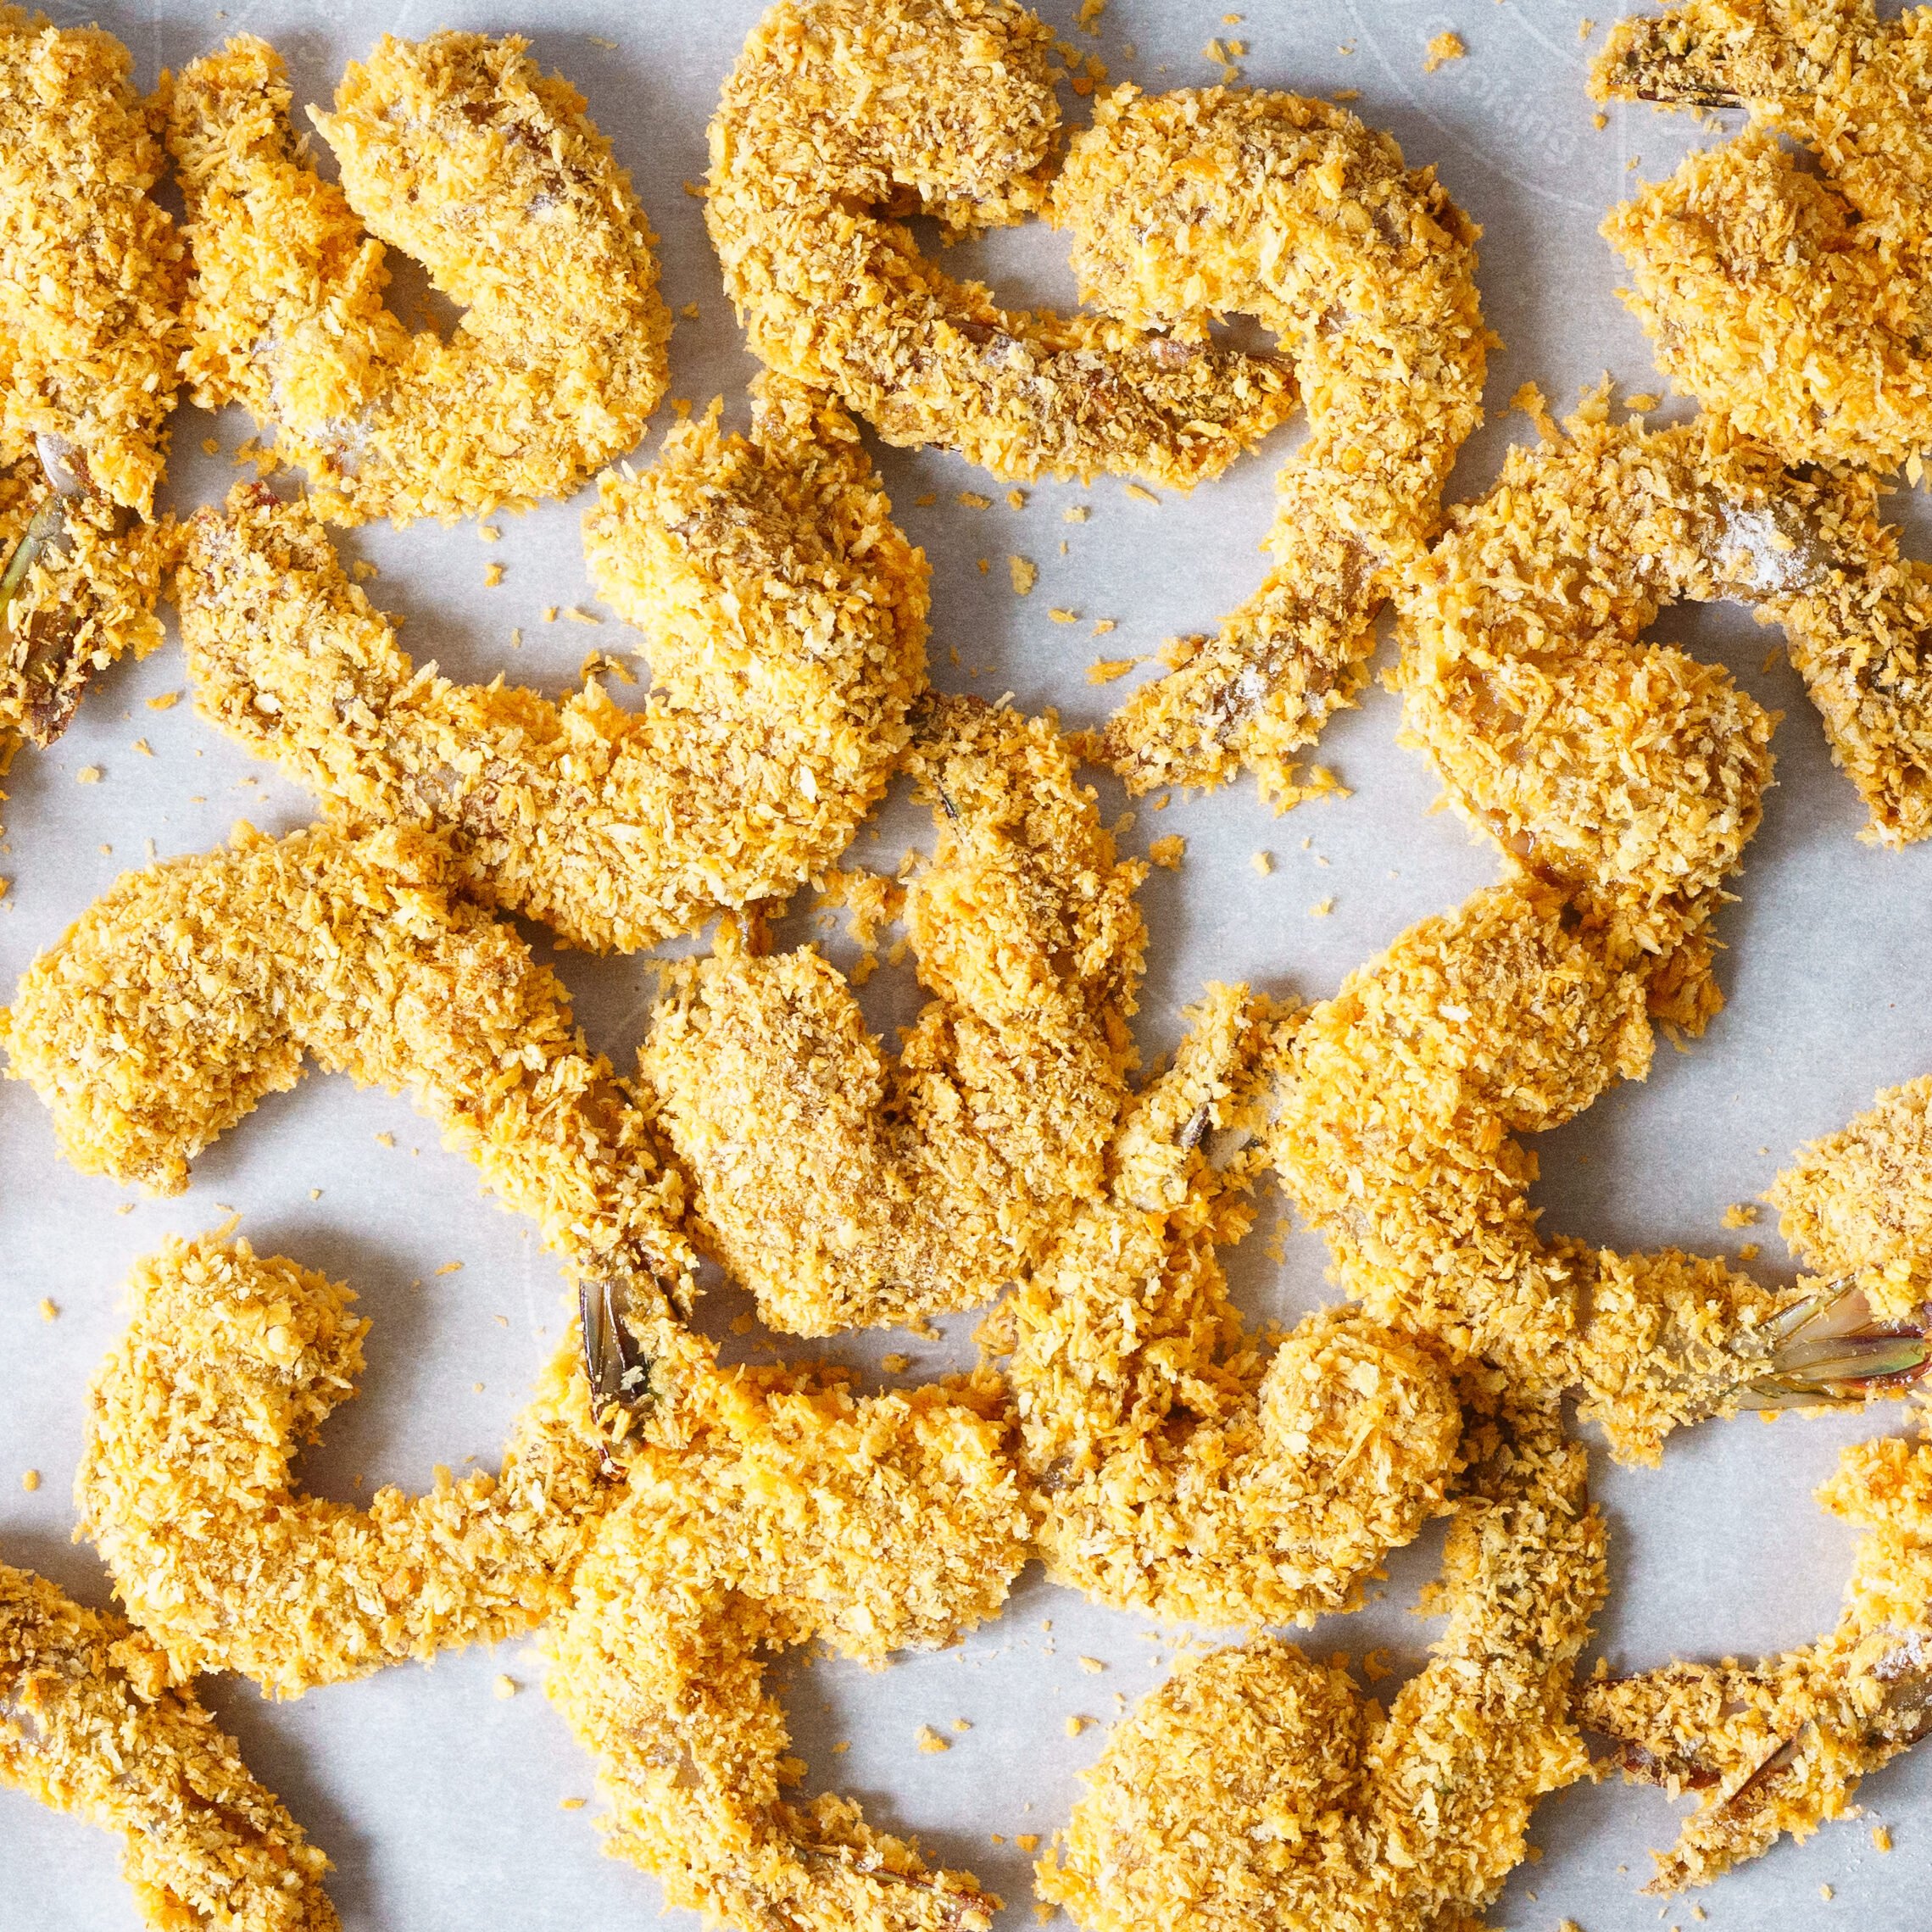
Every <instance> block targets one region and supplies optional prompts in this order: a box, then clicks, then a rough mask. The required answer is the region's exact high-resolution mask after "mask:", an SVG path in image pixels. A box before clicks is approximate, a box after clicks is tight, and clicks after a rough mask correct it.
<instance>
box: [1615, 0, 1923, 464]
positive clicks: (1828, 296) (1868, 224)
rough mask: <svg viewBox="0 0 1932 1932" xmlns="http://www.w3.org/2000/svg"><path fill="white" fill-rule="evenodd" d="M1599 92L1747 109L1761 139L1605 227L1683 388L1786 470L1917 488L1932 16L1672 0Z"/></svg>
mask: <svg viewBox="0 0 1932 1932" xmlns="http://www.w3.org/2000/svg"><path fill="white" fill-rule="evenodd" d="M1592 90H1593V92H1595V94H1596V95H1597V97H1599V98H1600V99H1606V98H1609V97H1617V98H1621V99H1626V100H1628V99H1632V98H1636V99H1643V100H1657V101H1666V102H1673V103H1688V104H1693V105H1698V106H1707V107H1743V108H1746V109H1749V110H1750V114H1751V127H1750V128H1749V130H1748V131H1746V132H1745V133H1744V134H1741V135H1740V136H1738V137H1737V138H1736V139H1735V140H1734V141H1732V142H1728V143H1727V144H1726V145H1725V146H1723V147H1722V148H1715V149H1707V150H1704V151H1702V152H1700V153H1695V154H1693V155H1692V156H1691V157H1690V159H1689V160H1687V161H1686V162H1685V163H1684V165H1683V166H1682V167H1681V168H1679V170H1678V171H1677V173H1676V174H1675V175H1673V176H1672V177H1671V178H1670V179H1669V180H1668V181H1660V182H1656V183H1655V184H1653V185H1651V186H1650V187H1645V188H1644V189H1643V190H1642V191H1641V192H1640V193H1639V194H1638V195H1637V196H1636V197H1635V198H1634V199H1633V200H1630V201H1628V202H1626V203H1623V206H1622V207H1620V208H1617V209H1614V210H1613V211H1612V214H1611V215H1610V217H1609V219H1608V220H1606V222H1605V223H1604V227H1603V231H1604V233H1605V235H1606V236H1607V237H1609V239H1610V240H1611V242H1612V243H1613V244H1614V245H1615V246H1616V247H1617V248H1618V249H1619V250H1620V251H1621V252H1622V253H1623V257H1624V259H1626V260H1627V261H1628V262H1629V264H1630V267H1631V269H1632V270H1633V272H1634V276H1635V277H1636V287H1635V288H1634V289H1632V290H1627V291H1626V292H1625V294H1624V299H1625V301H1627V302H1628V303H1629V305H1630V307H1631V308H1632V309H1634V311H1635V312H1636V315H1637V316H1638V318H1639V320H1641V321H1642V323H1643V325H1644V329H1645V333H1646V334H1647V335H1649V336H1650V337H1651V339H1652V341H1653V342H1655V343H1656V354H1657V359H1658V362H1659V364H1660V365H1662V369H1663V370H1664V372H1665V374H1666V375H1667V376H1669V378H1670V380H1671V382H1672V384H1673V386H1674V387H1677V388H1678V389H1679V390H1681V391H1683V392H1684V393H1686V394H1689V395H1694V396H1695V397H1697V398H1699V400H1700V401H1701V402H1702V403H1703V404H1704V405H1705V407H1706V408H1707V409H1712V410H1715V411H1717V412H1718V413H1719V414H1720V415H1724V416H1726V417H1728V418H1729V420H1731V421H1732V422H1733V423H1734V425H1735V426H1737V427H1738V428H1739V429H1740V430H1741V431H1744V432H1745V433H1746V434H1747V435H1751V436H1756V437H1762V438H1763V439H1764V441H1765V442H1767V443H1770V444H1772V445H1773V447H1774V448H1777V449H1778V450H1779V453H1780V454H1783V455H1784V457H1785V458H1786V459H1789V460H1790V461H1791V462H1794V463H1846V464H1857V465H1870V466H1872V467H1874V468H1875V469H1878V470H1896V469H1897V468H1898V467H1899V466H1900V465H1901V464H1903V465H1907V467H1908V468H1909V469H1910V470H1911V471H1912V474H1913V479H1914V481H1916V480H1917V477H1918V465H1919V460H1920V456H1921V454H1922V453H1923V452H1924V450H1925V449H1926V448H1928V447H1929V446H1932V349H1929V348H1928V332H1929V329H1932V220H1929V218H1928V200H1927V198H1928V194H1929V192H1932V133H1929V131H1928V129H1929V125H1932V121H1929V115H1932V15H1929V14H1926V12H1925V11H1924V9H1923V8H1910V9H1907V11H1906V12H1905V13H1903V14H1900V15H1899V16H1898V17H1897V18H1896V19H1892V20H1890V21H1887V22H1885V23H1883V24H1881V22H1880V21H1879V14H1878V8H1876V7H1875V6H1874V4H1873V0H1676V3H1675V4H1673V6H1672V7H1671V8H1670V9H1669V10H1668V12H1667V13H1665V14H1662V16H1661V17H1651V18H1646V19H1631V20H1625V21H1623V22H1621V23H1620V24H1619V25H1617V28H1616V29H1615V30H1614V31H1612V35H1611V36H1610V39H1609V40H1608V41H1607V42H1606V44H1605V47H1604V50H1603V52H1602V53H1601V55H1599V57H1598V58H1597V62H1596V65H1595V70H1594V73H1593V75H1592ZM1779 136H1788V137H1789V138H1790V140H1791V141H1793V142H1796V143H1797V144H1798V145H1799V146H1800V147H1802V148H1808V149H1810V150H1811V153H1812V157H1813V158H1814V159H1815V165H1813V164H1807V161H1806V160H1805V159H1803V158H1802V157H1800V156H1797V155H1795V154H1793V153H1791V152H1790V149H1789V148H1786V147H1785V146H1784V143H1783V142H1782V141H1781V140H1780V139H1779Z"/></svg>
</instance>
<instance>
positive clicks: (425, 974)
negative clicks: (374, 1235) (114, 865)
mask: <svg viewBox="0 0 1932 1932" xmlns="http://www.w3.org/2000/svg"><path fill="white" fill-rule="evenodd" d="M453 871H454V868H453V866H452V863H451V861H450V859H449V855H448V850H447V849H446V848H445V847H444V846H443V844H442V842H441V841H440V840H438V839H437V838H435V837H434V836H432V835H431V834H429V833H426V832H410V831H396V830H391V831H384V832H372V833H369V834H366V835H365V836H364V837H361V838H349V837H347V836H345V835H344V834H342V833H340V832H333V831H330V830H327V829H323V828H316V829H311V830H308V831H303V832H294V833H292V834H291V835H290V836H289V837H287V838H282V839H270V838H264V837H262V836H261V835H260V834H259V833H257V832H253V831H251V830H250V829H248V827H243V828H242V830H241V832H238V833H237V837H236V839H235V841H234V843H233V844H231V846H230V847H229V848H228V849H225V850H222V851H218V852H214V853H212V854H209V855H205V856H202V857H195V858H187V859H180V860H173V861H170V862H168V863H164V864H162V865H159V866H151V867H149V868H148V870H147V871H141V872H131V873H128V874H126V875H125V876H124V877H122V878H121V879H120V881H119V882H118V883H116V884H115V886H114V888H112V889H111V890H110V891H109V892H108V893H107V894H104V895H103V897H102V898H101V899H97V901H96V902H95V903H94V905H92V907H90V908H89V909H88V910H87V911H86V913H84V914H83V915H82V916H81V918H80V919H79V920H78V921H75V924H74V925H73V926H71V927H70V928H69V929H68V931H67V933H65V935H64V937H63V938H62V939H61V940H60V942H59V943H58V944H57V945H55V946H54V947H53V948H52V949H50V950H49V951H48V952H47V953H45V954H43V955H42V956H41V958H40V959H39V960H36V962H35V964H34V965H33V966H31V967H30V968H29V969H28V971H27V972H26V973H25V976H24V977H23V978H22V980H21V983H20V987H19V993H18V994H17V996H16V998H15V1000H14V1007H13V1010H12V1011H11V1013H10V1014H9V1015H8V1024H7V1028H6V1033H5V1042H6V1045H7V1048H8V1053H9V1055H10V1061H11V1064H10V1066H9V1068H8V1072H10V1073H11V1074H13V1075H14V1077H19V1078H25V1079H26V1080H27V1081H28V1082H30V1083H31V1085H32V1086H33V1088H34V1089H35V1091H36V1093H38V1094H40V1096H41V1097H42V1100H45V1101H46V1103H47V1105H48V1107H49V1108H50V1109H51V1110H52V1111H53V1116H54V1130H55V1133H56V1134H57V1136H58V1139H59V1143H60V1146H61V1150H62V1151H63V1152H64V1154H65V1155H66V1156H67V1158H68V1159H69V1160H70V1161H72V1162H73V1163H74V1165H75V1166H77V1167H78V1168H80V1169H81V1172H83V1173H104V1174H109V1175H112V1176H113V1177H114V1178H115V1179H117V1180H120V1181H124V1182H131V1181H138V1182H140V1183H143V1184H144V1185H146V1186H148V1187H149V1188H151V1189H155V1190H156V1191H158V1192H161V1193H176V1192H179V1191H180V1189H181V1188H182V1187H183V1186H184V1185H185V1184H186V1182H187V1166H188V1162H189V1161H190V1160H191V1159H192V1157H193V1156H194V1155H197V1154H198V1153H199V1152H200V1151H201V1150H203V1148H204V1147H206V1146H208V1145H209V1143H210V1142H212V1141H213V1140H214V1139H215V1138H216V1137H217V1136H218V1135H220V1134H221V1133H224V1132H225V1130H226V1129H227V1128H229V1127H231V1126H233V1125H234V1123H235V1122H237V1121H238V1120H240V1119H241V1118H242V1116H244V1115H246V1114H247V1113H248V1111H250V1110H251V1109H252V1108H253V1106H254V1105H255V1104H256V1103H257V1102H258V1101H259V1100H261V1099H262V1098H263V1097H264V1095H266V1094H272V1093H280V1092H282V1091H284V1090H286V1089H287V1088H290V1087H292V1086H293V1085H294V1084H295V1083H296V1082H297V1081H298V1080H299V1079H300V1078H301V1077H302V1074H303V1056H304V1055H310V1056H312V1057H313V1058H314V1060H315V1062H316V1064H317V1065H319V1066H322V1067H324V1068H326V1069H327V1070H329V1071H331V1072H345V1073H348V1074H349V1075H350V1076H351V1077H353V1078H354V1079H355V1080H357V1081H358V1082H359V1083H363V1084H365V1085H371V1086H381V1087H386V1088H390V1089H391V1090H393V1091H407V1092H409V1093H410V1094H413V1095H414V1096H415V1100H416V1102H417V1105H419V1106H420V1108H421V1110H422V1111H423V1112H424V1113H426V1115H427V1116H429V1117H430V1118H431V1120H433V1121H434V1122H436V1123H437V1126H438V1127H441V1128H442V1130H443V1136H444V1139H445V1140H446V1141H447V1142H448V1144H450V1145H452V1146H454V1147H455V1148H457V1149H459V1150H461V1151H463V1152H465V1153H466V1154H468V1155H469V1156H470V1159H471V1160H473V1161H475V1162H476V1166H477V1167H478V1168H479V1170H480V1171H481V1172H482V1177H483V1179H484V1181H485V1183H486V1184H487V1186H488V1187H489V1188H490V1189H492V1190H493V1192H494V1193H495V1194H497V1195H498V1197H499V1198H500V1199H501V1200H502V1201H503V1203H504V1205H505V1206H506V1207H509V1208H511V1209H513V1210H515V1211H518V1212H520V1213H525V1214H528V1215H530V1216H531V1217H532V1218H533V1219H534V1220H535V1221H536V1222H537V1224H538V1226H539V1227H540V1228H542V1230H543V1236H544V1239H545V1240H546V1241H547V1242H548V1244H549V1245H550V1246H551V1247H552V1248H553V1249H554V1250H555V1251H556V1252H557V1253H558V1254H560V1255H561V1256H564V1257H565V1260H566V1261H568V1262H569V1263H570V1264H571V1267H573V1268H574V1269H575V1270H576V1271H577V1272H580V1273H587V1274H590V1275H594V1276H598V1277H600V1278H604V1277H608V1278H615V1279H616V1280H617V1281H619V1282H620V1283H622V1284H623V1285H624V1287H625V1289H626V1291H629V1290H632V1289H635V1290H636V1292H637V1293H638V1295H639V1296H640V1297H641V1298H642V1299H641V1300H640V1301H639V1303H638V1311H639V1313H640V1316H643V1315H647V1314H655V1315H660V1316H661V1315H662V1314H663V1313H664V1312H665V1309H666V1301H665V1297H667V1296H668V1297H670V1298H671V1299H672V1300H676V1299H678V1298H681V1297H682V1295H683V1294H685V1293H686V1292H687V1289H688V1261H689V1252H688V1249H687V1247H686V1245H685V1243H684V1240H683V1238H682V1235H681V1234H680V1233H678V1232H677V1226H676V1223H677V1219H678V1215H679V1212H680V1208H681V1196H680V1193H679V1188H678V1183H677V1181H676V1177H675V1176H674V1175H671V1174H668V1173H665V1172H663V1171H661V1170H660V1167H659V1166H658V1164H657V1162H656V1161H655V1159H654V1155H653V1153H652V1151H651V1149H650V1147H649V1144H648V1142H647V1141H646V1139H645V1138H644V1129H643V1122H641V1120H640V1119H639V1118H638V1115H637V1113H636V1111H635V1110H634V1109H633V1108H632V1107H631V1106H630V1105H629V1104H628V1102H627V1100H626V1097H625V1095H624V1094H623V1092H622V1090H621V1088H620V1087H619V1085H618V1083H617V1081H616V1079H615V1076H614V1075H613V1074H612V1072H611V1071H610V1065H609V1063H608V1062H607V1061H604V1060H603V1059H601V1058H599V1057H596V1056H593V1055H592V1054H591V1053H590V1052H589V1051H588V1050H587V1048H586V1046H585V1044H584V1041H583V1036H582V1033H580V1032H579V1031H578V1029H577V1027H576V1023H575V1021H574V1020H573V1018H572V1016H571V1008H570V1003H569V1000H568V999H567V997H566V995H565V993H564V989H563V988H562V987H561V986H560V984H559V983H558V981H557V979H556V977H555V975H554V974H553V973H552V972H549V971H548V968H546V967H543V966H538V965H537V963H536V961H535V960H533V959H532V957H531V955H530V950H529V948H528V947H527V946H526V944H524V942H523V941H522V940H521V938H519V937H518V936H517V935H516V934H515V933H514V932H513V931H511V930H510V928H509V927H506V926H502V925H499V924H498V923H497V922H496V921H493V920H492V919H491V918H490V916H488V915H487V913H485V912H483V911H482V910H478V909H477V908H476V907H473V906H468V905H461V904H459V903H455V902H453V901H452V900H451V899H449V898H448V896H447V894H448V888H449V886H450V884H451V882H452V875H453Z"/></svg>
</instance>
